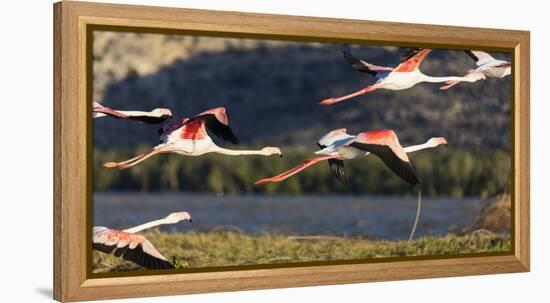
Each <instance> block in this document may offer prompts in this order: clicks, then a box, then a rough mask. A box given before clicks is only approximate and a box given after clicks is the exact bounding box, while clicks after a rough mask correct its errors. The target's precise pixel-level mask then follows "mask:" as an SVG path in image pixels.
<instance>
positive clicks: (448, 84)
mask: <svg viewBox="0 0 550 303" xmlns="http://www.w3.org/2000/svg"><path fill="white" fill-rule="evenodd" d="M460 82H462V81H456V80H454V81H446V82H445V84H447V85H444V86H442V87H440V88H439V89H440V90H448V89H449V88H451V87H453V86H455V85H457V84H458V83H460Z"/></svg>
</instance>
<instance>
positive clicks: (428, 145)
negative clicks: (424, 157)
mask: <svg viewBox="0 0 550 303" xmlns="http://www.w3.org/2000/svg"><path fill="white" fill-rule="evenodd" d="M435 146H436V145H434V144H432V143H431V142H430V141H429V140H428V141H426V142H425V143H423V144H418V145H411V146H407V147H404V148H403V149H404V150H405V152H406V153H413V152H415V151H419V150H423V149H426V148H433V147H435Z"/></svg>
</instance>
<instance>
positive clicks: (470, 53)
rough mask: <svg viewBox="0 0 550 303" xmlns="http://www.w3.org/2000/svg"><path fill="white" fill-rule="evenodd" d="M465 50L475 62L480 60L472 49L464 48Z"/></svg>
mask: <svg viewBox="0 0 550 303" xmlns="http://www.w3.org/2000/svg"><path fill="white" fill-rule="evenodd" d="M464 52H465V53H466V54H467V55H468V56H470V58H472V59H473V60H474V61H475V62H477V61H478V60H479V58H478V57H477V56H476V55H474V53H473V52H472V50H469V49H466V50H464Z"/></svg>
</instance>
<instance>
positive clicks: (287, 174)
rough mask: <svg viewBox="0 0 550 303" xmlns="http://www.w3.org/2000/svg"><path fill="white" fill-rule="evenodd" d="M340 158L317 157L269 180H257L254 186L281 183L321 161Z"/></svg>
mask: <svg viewBox="0 0 550 303" xmlns="http://www.w3.org/2000/svg"><path fill="white" fill-rule="evenodd" d="M339 157H340V156H321V157H317V158H313V159H308V160H306V161H304V162H302V163H300V164H298V165H296V166H294V167H293V168H291V169H289V170H287V171H285V172H284V173H281V174H278V175H276V176H274V177H271V178H265V179H261V180H258V181H256V182H255V183H254V185H260V184H264V183H269V182H273V183H275V182H281V181H283V180H285V179H287V178H289V177H292V176H294V175H295V174H297V173H299V172H301V171H302V170H304V169H306V168H308V167H310V166H312V165H315V164H317V163H319V162H320V161H323V160H329V159H334V158H339Z"/></svg>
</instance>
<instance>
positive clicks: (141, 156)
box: [103, 146, 175, 169]
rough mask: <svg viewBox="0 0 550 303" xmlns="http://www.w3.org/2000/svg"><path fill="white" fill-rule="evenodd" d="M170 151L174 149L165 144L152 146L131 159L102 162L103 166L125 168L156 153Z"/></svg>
mask: <svg viewBox="0 0 550 303" xmlns="http://www.w3.org/2000/svg"><path fill="white" fill-rule="evenodd" d="M172 151H175V149H170V148H168V147H166V146H161V147H155V148H153V149H152V150H150V151H148V152H144V153H142V154H139V155H137V156H135V157H133V158H132V159H129V160H126V161H122V162H118V163H117V162H107V163H104V164H103V166H104V167H107V168H119V169H127V168H130V167H132V166H134V165H137V164H139V163H141V162H143V161H145V160H147V159H149V158H150V157H152V156H154V155H156V154H160V153H168V152H172Z"/></svg>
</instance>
